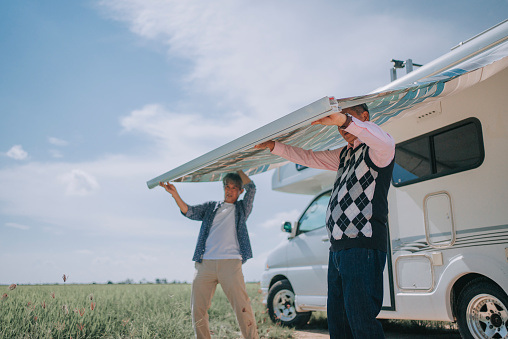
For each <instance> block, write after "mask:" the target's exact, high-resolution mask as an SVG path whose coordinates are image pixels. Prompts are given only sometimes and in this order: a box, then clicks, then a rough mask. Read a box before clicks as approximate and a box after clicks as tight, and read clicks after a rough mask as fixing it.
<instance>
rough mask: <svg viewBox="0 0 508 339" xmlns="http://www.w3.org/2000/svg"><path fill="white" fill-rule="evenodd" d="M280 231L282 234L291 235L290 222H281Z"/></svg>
mask: <svg viewBox="0 0 508 339" xmlns="http://www.w3.org/2000/svg"><path fill="white" fill-rule="evenodd" d="M281 230H282V232H286V233H291V231H292V225H291V222H290V221H285V222H283V223H282V227H281Z"/></svg>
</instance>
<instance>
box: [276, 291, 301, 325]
mask: <svg viewBox="0 0 508 339" xmlns="http://www.w3.org/2000/svg"><path fill="white" fill-rule="evenodd" d="M273 312H274V313H275V317H276V318H277V319H279V320H281V321H291V320H293V319H295V318H296V309H295V294H294V293H293V292H292V291H290V290H280V291H279V292H277V294H275V296H274V297H273Z"/></svg>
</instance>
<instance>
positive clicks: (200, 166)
mask: <svg viewBox="0 0 508 339" xmlns="http://www.w3.org/2000/svg"><path fill="white" fill-rule="evenodd" d="M506 24H508V22H505V25H504V27H506V26H507V25H506ZM505 31H506V29H505ZM506 39H507V34H505V37H504V39H499V40H498V43H497V44H494V45H493V44H491V45H490V46H488V48H484V49H483V50H479V51H477V53H475V54H472V55H473V56H471V55H470V57H469V58H463V59H462V60H465V61H462V62H459V63H455V64H454V66H453V67H451V68H447V69H445V70H444V71H442V72H440V73H438V74H435V75H433V76H430V77H425V78H423V79H421V80H418V81H414V82H412V83H410V84H403V85H398V86H397V87H395V88H390V87H389V86H388V89H382V90H381V91H380V92H376V93H370V94H366V95H361V96H357V97H350V98H343V99H338V100H337V102H338V105H339V107H340V108H346V107H351V106H355V105H358V104H362V103H366V104H367V105H368V106H369V111H370V120H371V121H373V122H375V123H376V124H378V125H382V124H384V123H386V122H388V121H390V120H391V119H395V118H401V117H402V116H404V115H406V114H410V113H411V111H413V110H418V109H420V108H421V107H423V106H425V105H427V104H430V103H432V102H434V101H436V100H439V99H440V98H442V97H445V96H447V95H450V94H452V93H456V92H457V91H462V90H464V89H466V88H468V87H471V86H472V85H474V84H476V83H478V82H480V81H483V80H485V79H486V78H488V77H489V76H491V75H493V74H495V73H497V72H499V71H500V70H502V69H504V68H506V67H508V58H507V56H508V41H506ZM424 67H425V66H424ZM422 68H423V67H422ZM420 70H422V69H420ZM420 70H419V71H420ZM401 79H403V78H401ZM398 83H399V84H400V82H398ZM385 88H386V87H385ZM330 99H331V98H329V97H324V98H322V99H320V100H318V101H316V102H314V103H312V104H310V105H307V106H305V107H303V108H301V109H299V110H297V111H295V112H293V113H290V114H288V115H286V116H284V117H282V118H280V119H278V120H275V121H273V122H272V123H269V124H267V125H265V126H263V127H261V128H259V129H257V130H254V131H252V132H250V133H248V134H246V135H244V136H242V137H240V138H238V139H235V140H233V141H231V142H229V143H227V144H225V145H223V146H221V147H219V148H217V149H215V150H213V151H211V152H208V153H206V154H204V155H202V156H200V157H198V158H196V159H194V160H192V161H190V162H188V163H186V164H184V165H182V166H179V167H177V168H175V169H173V170H171V171H169V172H167V173H164V174H162V175H160V176H158V177H156V178H154V179H152V180H150V181H148V182H147V185H148V187H149V188H153V187H155V186H157V185H158V183H159V182H160V181H175V182H203V181H218V180H221V179H222V178H223V176H224V175H225V174H226V173H229V172H235V171H238V170H243V171H244V172H245V173H246V174H247V175H249V176H251V175H254V174H257V173H262V172H265V171H268V170H270V169H273V168H276V167H279V166H281V165H283V164H285V163H286V162H287V161H286V160H285V159H283V158H280V157H278V156H275V155H272V154H271V153H270V152H268V151H267V150H258V149H254V146H255V145H256V144H259V143H261V142H264V141H267V140H278V141H280V142H283V143H286V144H289V145H293V146H298V147H302V148H305V149H313V150H326V149H333V148H336V147H340V146H342V145H345V141H344V140H343V139H342V137H341V136H340V134H339V133H338V132H337V128H336V127H334V126H321V125H314V126H311V125H310V123H311V122H312V121H315V120H317V119H320V118H322V117H324V116H327V115H329V114H331V113H332V112H333V108H332V106H331V105H330ZM332 101H333V98H332Z"/></svg>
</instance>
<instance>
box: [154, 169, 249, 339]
mask: <svg viewBox="0 0 508 339" xmlns="http://www.w3.org/2000/svg"><path fill="white" fill-rule="evenodd" d="M223 183H224V201H209V202H205V203H203V204H200V205H194V206H190V205H187V204H186V203H185V202H184V201H183V200H182V198H181V197H180V195H179V194H178V191H177V190H176V187H175V186H174V185H172V184H170V183H162V182H161V183H159V185H160V186H162V187H164V188H165V189H166V191H167V192H168V193H170V194H171V195H172V196H173V198H174V199H175V202H176V204H177V205H178V207H179V208H180V211H181V212H182V214H183V215H184V216H186V217H187V218H189V219H192V220H199V221H202V223H201V229H200V231H199V236H198V241H197V244H196V249H195V251H194V257H193V258H192V260H193V261H195V262H196V263H195V267H196V273H195V275H194V280H193V281H192V297H191V307H192V323H193V326H194V333H195V336H196V338H199V339H201V338H210V330H209V326H208V309H209V308H210V306H211V303H212V297H213V295H214V293H215V289H216V287H217V284H221V286H222V290H223V291H224V293H225V294H226V296H227V298H228V300H229V302H230V303H231V306H232V307H233V310H234V311H235V313H236V318H237V320H238V323H239V325H240V329H241V331H242V334H243V336H244V338H247V339H251V338H258V334H257V327H256V319H255V318H254V313H253V312H252V307H251V305H250V299H249V296H248V294H247V289H246V286H245V281H244V277H243V273H242V264H243V263H245V262H246V261H247V260H248V259H250V258H252V249H251V245H250V240H249V233H248V231H247V224H246V221H247V218H248V217H249V215H250V212H251V211H252V204H253V202H254V195H255V194H256V186H255V185H254V183H253V182H252V181H251V180H250V179H249V177H248V176H247V175H246V174H245V173H243V171H238V172H237V173H236V174H235V173H229V174H227V175H226V176H225V177H224V179H223ZM244 189H245V190H246V193H245V197H244V199H242V200H238V198H239V197H240V194H242V193H243V191H244Z"/></svg>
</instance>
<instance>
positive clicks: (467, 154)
mask: <svg viewBox="0 0 508 339" xmlns="http://www.w3.org/2000/svg"><path fill="white" fill-rule="evenodd" d="M483 158H484V150H483V139H482V131H481V125H480V121H479V120H478V119H476V118H470V119H466V120H463V121H461V122H458V123H456V124H453V125H450V126H447V127H444V128H441V129H439V130H436V131H433V132H431V133H428V134H425V135H422V136H419V137H416V138H414V139H411V140H408V141H405V142H402V143H400V144H398V145H397V146H396V147H395V167H394V169H393V176H392V180H393V185H394V186H404V185H409V184H412V183H416V182H421V181H424V180H429V179H433V178H437V177H440V176H443V175H448V174H452V173H457V172H462V171H466V170H469V169H473V168H476V167H478V166H480V165H481V163H482V162H483Z"/></svg>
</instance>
